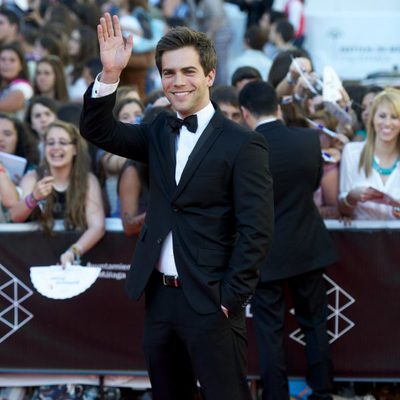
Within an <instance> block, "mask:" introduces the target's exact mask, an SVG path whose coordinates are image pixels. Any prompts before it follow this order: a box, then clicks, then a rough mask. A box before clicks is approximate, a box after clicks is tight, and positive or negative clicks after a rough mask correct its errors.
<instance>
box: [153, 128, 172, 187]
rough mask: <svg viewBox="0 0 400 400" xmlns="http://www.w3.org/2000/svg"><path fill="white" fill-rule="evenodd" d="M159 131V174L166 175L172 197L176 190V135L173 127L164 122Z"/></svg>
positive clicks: (165, 180)
mask: <svg viewBox="0 0 400 400" xmlns="http://www.w3.org/2000/svg"><path fill="white" fill-rule="evenodd" d="M157 129H160V134H159V140H160V146H159V147H158V157H159V159H160V161H161V168H160V169H161V171H159V173H160V174H161V175H164V177H165V179H164V182H165V183H166V186H165V187H166V189H167V192H168V193H169V195H172V193H173V191H174V190H175V188H176V182H175V163H176V154H175V153H176V150H175V147H176V133H175V132H173V131H172V129H171V127H170V126H169V125H168V123H167V122H166V121H164V123H161V124H160V125H159V127H158V128H157ZM171 189H172V190H171Z"/></svg>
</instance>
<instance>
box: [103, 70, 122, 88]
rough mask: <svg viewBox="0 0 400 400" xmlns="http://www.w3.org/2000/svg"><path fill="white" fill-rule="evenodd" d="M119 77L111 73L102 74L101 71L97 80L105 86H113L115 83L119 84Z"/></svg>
mask: <svg viewBox="0 0 400 400" xmlns="http://www.w3.org/2000/svg"><path fill="white" fill-rule="evenodd" d="M119 77H120V74H115V73H112V72H104V71H102V72H101V73H100V74H99V75H98V79H99V81H100V82H101V83H105V84H107V85H113V84H115V83H118V82H119Z"/></svg>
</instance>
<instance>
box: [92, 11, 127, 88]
mask: <svg viewBox="0 0 400 400" xmlns="http://www.w3.org/2000/svg"><path fill="white" fill-rule="evenodd" d="M97 37H98V40H99V46H100V59H101V62H102V64H103V71H102V74H101V78H100V80H101V81H102V82H104V83H115V82H116V81H117V80H118V79H119V76H120V75H121V72H122V70H123V69H124V68H125V67H126V65H127V63H128V61H129V57H130V56H131V54H132V45H133V36H132V35H129V36H128V38H127V39H126V40H125V38H124V37H123V36H122V31H121V25H120V23H119V19H118V16H116V15H113V16H112V17H111V15H110V14H109V13H105V14H104V16H103V17H101V18H100V23H99V24H98V25H97Z"/></svg>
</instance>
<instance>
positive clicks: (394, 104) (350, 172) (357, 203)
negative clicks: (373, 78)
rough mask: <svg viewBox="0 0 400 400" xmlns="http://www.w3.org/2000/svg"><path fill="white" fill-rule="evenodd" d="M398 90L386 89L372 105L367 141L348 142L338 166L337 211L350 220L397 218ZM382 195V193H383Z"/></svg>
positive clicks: (399, 197)
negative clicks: (394, 201)
mask: <svg viewBox="0 0 400 400" xmlns="http://www.w3.org/2000/svg"><path fill="white" fill-rule="evenodd" d="M399 137H400V91H399V90H397V89H392V88H388V89H385V90H384V91H383V92H381V93H380V94H378V95H377V96H376V97H375V99H374V102H373V104H372V107H371V113H370V116H369V120H368V127H367V140H366V141H365V142H352V143H348V144H347V145H346V146H345V147H344V150H343V155H342V161H341V169H340V201H339V211H340V212H341V214H342V215H344V216H346V217H351V218H353V219H378V220H388V219H396V218H400V209H399V207H397V205H396V204H395V203H393V202H391V201H390V198H393V199H395V200H399V201H400V164H399V160H400V139H399ZM383 194H385V196H383Z"/></svg>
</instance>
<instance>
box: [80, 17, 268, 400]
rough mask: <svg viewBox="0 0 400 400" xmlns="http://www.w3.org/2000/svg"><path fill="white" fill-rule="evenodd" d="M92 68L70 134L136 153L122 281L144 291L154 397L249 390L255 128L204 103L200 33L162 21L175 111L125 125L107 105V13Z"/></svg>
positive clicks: (114, 46) (122, 48) (123, 46)
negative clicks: (134, 212) (141, 191)
mask: <svg viewBox="0 0 400 400" xmlns="http://www.w3.org/2000/svg"><path fill="white" fill-rule="evenodd" d="M98 37H99V44H100V55H101V60H102V64H103V70H102V73H101V74H100V75H99V76H98V77H97V78H96V81H95V83H94V85H93V86H91V87H89V89H88V91H87V92H86V94H85V98H84V107H83V112H82V118H81V133H82V135H83V136H84V137H85V138H87V139H88V140H90V141H91V142H93V143H95V144H96V145H97V146H99V147H102V148H103V149H105V150H107V151H109V152H114V153H116V154H119V155H121V156H123V157H127V158H132V159H135V160H138V161H141V162H143V163H146V164H148V167H149V182H150V184H149V193H150V195H149V204H148V208H147V213H146V220H145V224H144V227H143V228H142V230H141V232H140V235H139V237H138V240H137V243H136V249H135V254H134V259H133V262H132V267H131V270H130V274H129V277H128V282H127V289H128V292H129V294H130V296H131V297H133V298H135V299H138V298H139V297H140V296H141V294H142V293H143V292H144V291H145V299H146V316H145V334H144V352H145V356H146V361H147V365H148V369H149V374H150V379H151V384H152V392H153V398H154V399H155V400H157V399H161V400H180V399H181V400H190V399H193V398H195V392H196V391H197V386H196V379H198V380H199V382H200V385H201V388H202V392H203V395H204V397H205V398H206V399H207V400H213V399H215V400H221V399H229V400H232V399H233V400H235V399H237V400H244V399H246V400H247V399H250V398H251V396H250V392H249V388H248V385H247V382H246V338H245V333H246V332H245V315H244V307H245V306H246V304H247V303H248V302H249V300H250V298H251V297H252V295H253V293H254V291H255V288H256V285H257V282H258V278H259V269H260V267H261V265H262V264H263V263H264V262H265V258H266V254H267V251H268V247H269V242H270V240H271V234H272V224H273V204H272V203H273V196H272V180H271V176H270V173H269V167H268V150H267V146H266V142H265V139H264V138H263V136H262V135H260V134H258V133H255V132H251V131H249V130H247V129H244V128H243V127H241V126H239V125H237V124H235V123H234V122H232V121H229V120H228V119H227V118H225V117H224V116H223V115H222V113H221V112H219V111H218V110H217V109H215V107H214V106H213V104H212V103H211V102H210V97H209V89H210V87H211V86H212V84H213V82H214V78H215V66H216V54H215V50H214V48H213V46H212V44H211V42H210V40H209V39H208V37H207V36H206V35H205V34H203V33H199V32H195V31H192V30H190V29H188V28H183V27H179V28H174V29H172V30H171V31H169V32H168V33H167V34H166V35H165V36H164V37H163V38H162V39H161V40H160V41H159V43H158V45H157V49H156V65H157V67H158V69H159V71H160V74H161V79H162V85H163V89H164V92H165V95H166V97H167V98H168V100H169V101H170V103H171V105H172V107H173V109H174V110H175V112H176V114H177V116H178V117H179V118H180V120H178V119H177V118H176V117H175V116H172V117H171V116H169V115H168V113H163V112H162V113H161V114H159V115H158V116H157V117H156V118H155V119H154V120H153V121H152V122H151V123H149V124H141V125H129V124H124V123H121V122H118V121H116V120H115V119H114V118H113V116H112V108H113V106H114V102H115V93H114V91H115V87H116V86H117V84H118V80H119V76H120V74H121V71H122V69H123V68H124V67H125V65H126V64H127V62H128V59H129V57H130V55H131V47H132V38H131V37H129V38H128V39H127V41H126V42H125V41H124V39H123V37H122V34H121V29H120V25H119V22H118V18H117V17H116V16H114V17H113V18H111V16H110V15H109V14H105V15H104V17H103V18H101V19H100V24H99V26H98Z"/></svg>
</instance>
